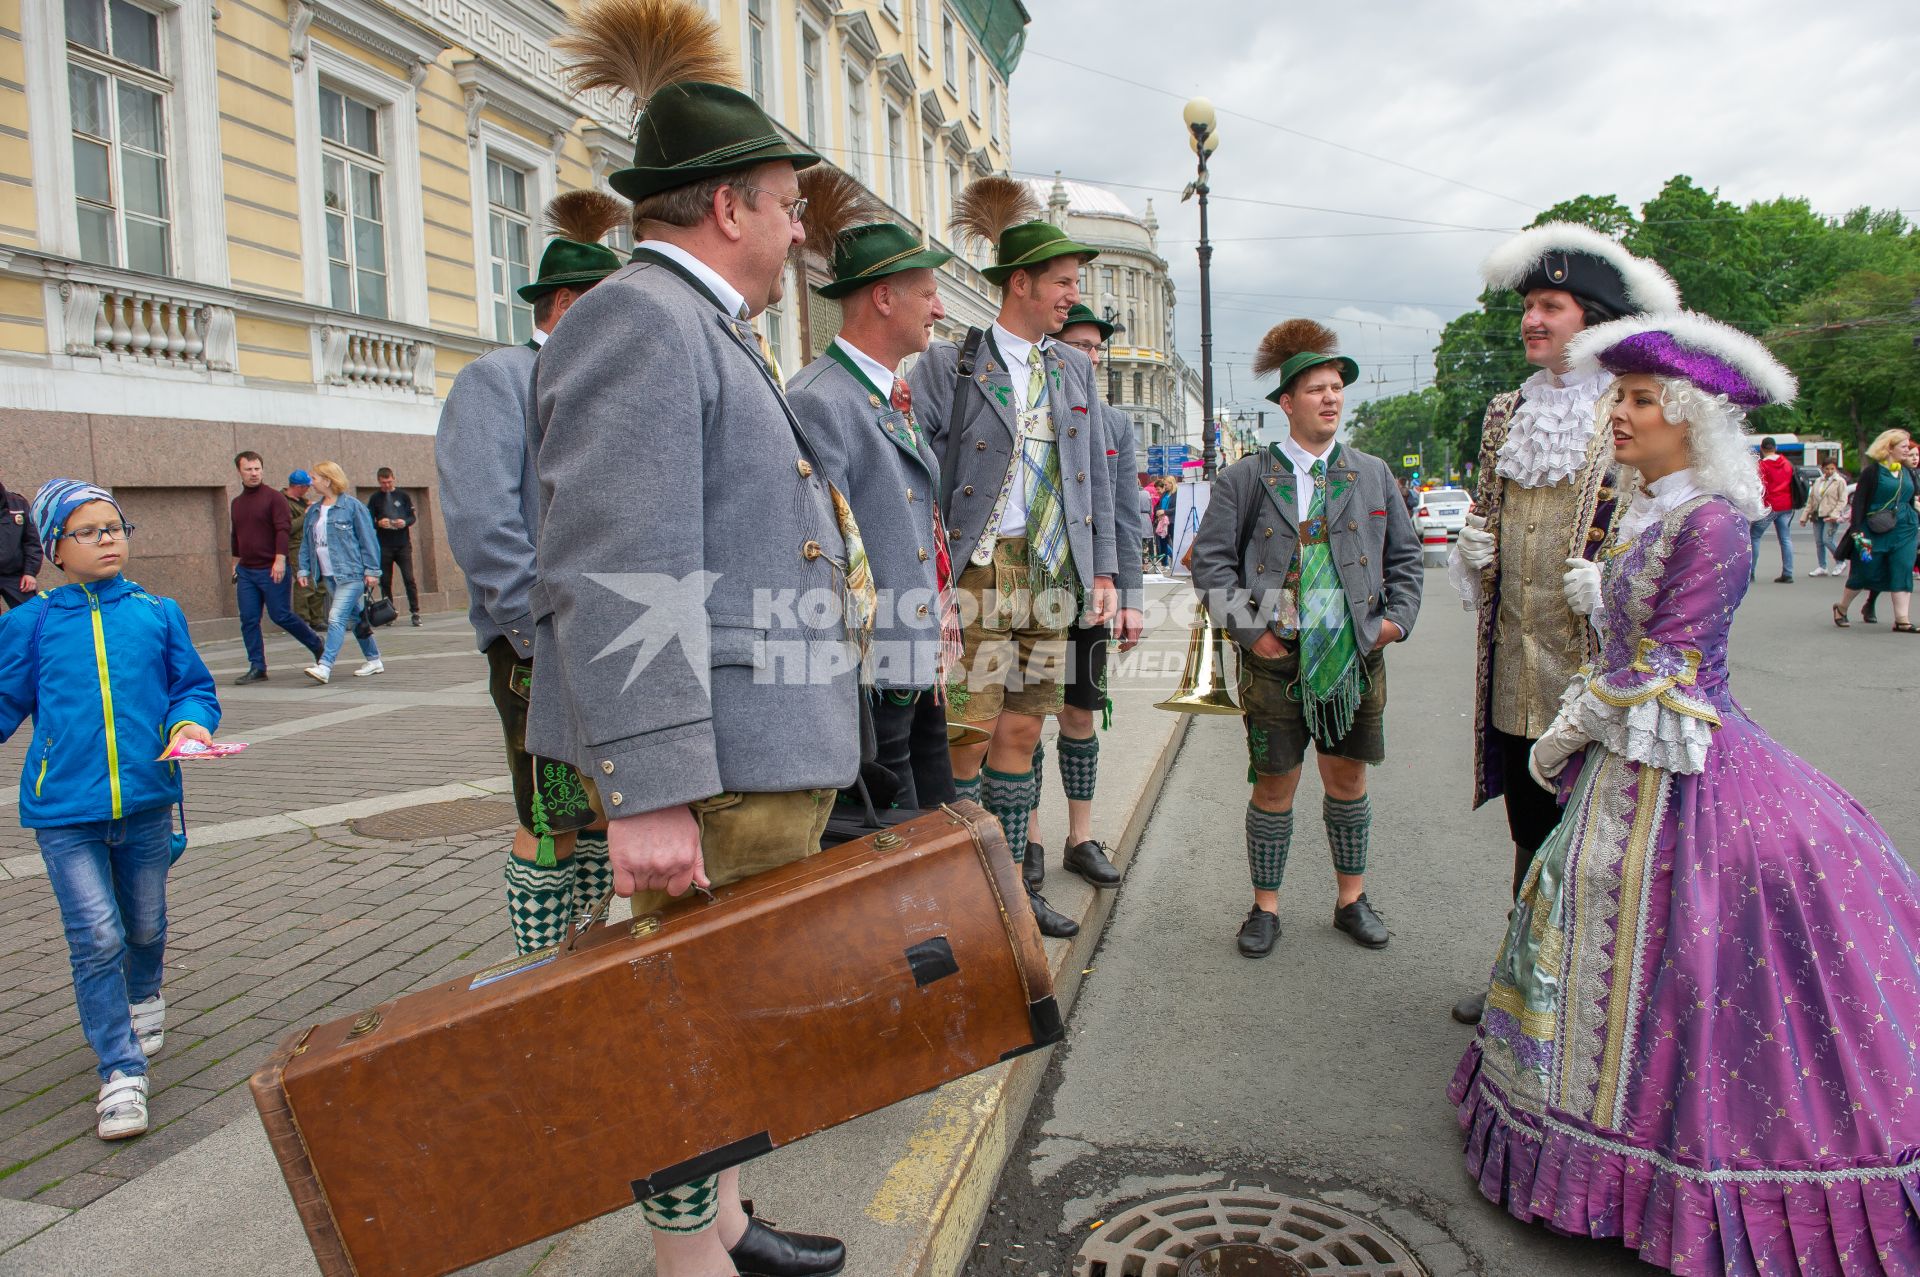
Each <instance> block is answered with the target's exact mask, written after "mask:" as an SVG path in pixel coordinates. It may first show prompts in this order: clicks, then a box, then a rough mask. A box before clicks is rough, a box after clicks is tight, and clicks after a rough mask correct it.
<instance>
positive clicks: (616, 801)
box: [609, 789, 626, 807]
mask: <svg viewBox="0 0 1920 1277" xmlns="http://www.w3.org/2000/svg"><path fill="white" fill-rule="evenodd" d="M609 801H611V802H612V803H613V805H614V806H615V807H618V806H619V805H620V804H621V803H623V802H625V801H626V799H625V798H624V797H623V796H622V795H621V793H620V791H619V790H617V789H616V790H614V791H613V794H612V795H611V797H610V799H609Z"/></svg>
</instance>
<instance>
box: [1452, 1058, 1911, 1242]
mask: <svg viewBox="0 0 1920 1277" xmlns="http://www.w3.org/2000/svg"><path fill="white" fill-rule="evenodd" d="M1447 1098H1448V1099H1450V1100H1452V1101H1453V1102H1454V1103H1455V1104H1456V1105H1457V1106H1458V1107H1459V1119H1460V1129H1461V1130H1462V1132H1464V1134H1465V1136H1466V1164H1467V1171H1468V1173H1469V1174H1471V1175H1472V1176H1473V1177H1474V1179H1475V1180H1477V1181H1478V1183H1479V1186H1480V1191H1481V1193H1482V1194H1484V1195H1485V1196H1486V1198H1487V1200H1488V1201H1491V1202H1493V1203H1495V1204H1496V1205H1501V1206H1504V1207H1505V1208H1506V1210H1507V1213H1508V1214H1510V1215H1512V1216H1513V1217H1514V1218H1515V1219H1518V1220H1521V1221H1523V1222H1526V1223H1539V1224H1544V1225H1545V1226H1546V1227H1548V1228H1551V1229H1552V1230H1553V1231H1555V1232H1557V1233H1562V1234H1565V1235H1567V1236H1571V1237H1593V1238H1617V1239H1619V1240H1620V1241H1621V1242H1622V1243H1624V1244H1625V1245H1626V1246H1628V1247H1629V1248H1630V1249H1632V1250H1634V1251H1636V1252H1638V1254H1639V1256H1640V1258H1641V1259H1643V1260H1645V1261H1646V1262H1648V1263H1650V1264H1658V1265H1660V1266H1661V1267H1663V1268H1666V1269H1667V1270H1668V1271H1670V1272H1673V1273H1676V1274H1679V1277H1733V1275H1736V1274H1737V1275H1739V1277H1749V1275H1751V1277H1762V1275H1765V1277H1775V1275H1781V1277H1911V1274H1915V1273H1920V1162H1909V1163H1903V1164H1900V1165H1898V1166H1888V1167H1885V1168H1875V1169H1876V1170H1877V1171H1879V1173H1878V1174H1876V1175H1874V1176H1873V1177H1871V1178H1867V1177H1863V1176H1861V1175H1859V1174H1857V1173H1856V1174H1854V1175H1846V1176H1841V1175H1838V1174H1836V1175H1835V1176H1834V1177H1833V1178H1830V1179H1827V1180H1825V1181H1821V1180H1812V1181H1806V1180H1802V1181H1798V1182H1791V1181H1789V1180H1788V1179H1787V1178H1786V1177H1785V1176H1784V1175H1781V1174H1779V1173H1777V1168H1769V1169H1765V1170H1761V1169H1756V1170H1753V1171H1742V1170H1739V1169H1733V1170H1729V1171H1715V1172H1713V1173H1712V1176H1711V1177H1708V1176H1707V1175H1703V1174H1702V1173H1701V1172H1698V1171H1690V1170H1689V1169H1687V1168H1683V1167H1679V1166H1677V1165H1675V1164H1674V1163H1671V1162H1669V1161H1667V1160H1666V1159H1664V1158H1661V1157H1659V1156H1658V1155H1656V1154H1654V1153H1651V1152H1649V1151H1646V1150H1642V1149H1634V1148H1629V1147H1627V1146H1625V1145H1622V1144H1620V1143H1618V1142H1617V1141H1610V1140H1605V1139H1602V1138H1601V1137H1599V1136H1597V1135H1595V1134H1593V1133H1591V1132H1588V1131H1582V1130H1579V1129H1577V1128H1575V1127H1574V1126H1572V1125H1571V1124H1568V1123H1566V1122H1564V1121H1556V1122H1554V1123H1553V1124H1552V1125H1551V1126H1540V1125H1536V1124H1535V1123H1534V1121H1533V1120H1532V1119H1530V1118H1528V1117H1526V1116H1525V1115H1517V1114H1514V1113H1513V1112H1512V1111H1511V1110H1510V1109H1509V1108H1508V1106H1507V1104H1506V1102H1505V1097H1504V1096H1502V1095H1501V1094H1500V1092H1499V1089H1498V1088H1497V1087H1496V1086H1495V1085H1494V1084H1493V1083H1492V1081H1490V1080H1489V1079H1488V1078H1487V1077H1486V1076H1485V1075H1484V1074H1483V1073H1482V1072H1481V1069H1480V1046H1479V1043H1478V1042H1475V1043H1474V1044H1473V1045H1472V1046H1470V1047H1469V1048H1468V1050H1467V1053H1466V1055H1465V1056H1464V1057H1463V1058H1462V1059H1461V1061H1460V1067H1459V1068H1458V1069H1456V1070H1455V1071H1454V1075H1453V1081H1452V1082H1451V1083H1450V1084H1449V1085H1448V1087H1447ZM1849 1169H1852V1170H1855V1171H1858V1169H1859V1168H1849V1167H1846V1166H1844V1165H1838V1164H1836V1165H1835V1166H1833V1167H1831V1168H1824V1167H1814V1168H1810V1170H1811V1171H1813V1172H1818V1171H1820V1170H1831V1171H1834V1172H1841V1171H1846V1170H1849Z"/></svg>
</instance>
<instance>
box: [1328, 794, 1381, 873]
mask: <svg viewBox="0 0 1920 1277" xmlns="http://www.w3.org/2000/svg"><path fill="white" fill-rule="evenodd" d="M1321 811H1322V812H1323V813H1324V814H1325V816H1326V821H1327V845H1328V846H1329V847H1331V848H1333V871H1334V872H1335V873H1342V874H1363V873H1365V872H1366V871H1367V842H1368V839H1369V836H1370V835H1371V834H1372V832H1373V802H1372V800H1370V799H1369V798H1368V797H1367V796H1366V795H1365V794H1362V795H1360V796H1359V797H1358V798H1355V799H1353V800H1351V801H1348V800H1346V799H1343V798H1334V797H1332V796H1331V795H1329V796H1328V797H1327V798H1326V800H1325V802H1324V805H1323V806H1322V807H1321Z"/></svg>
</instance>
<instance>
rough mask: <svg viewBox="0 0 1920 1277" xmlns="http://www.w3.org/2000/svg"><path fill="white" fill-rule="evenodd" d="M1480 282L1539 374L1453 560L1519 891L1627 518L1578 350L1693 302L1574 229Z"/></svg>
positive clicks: (1480, 728)
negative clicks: (1567, 693) (1608, 568)
mask: <svg viewBox="0 0 1920 1277" xmlns="http://www.w3.org/2000/svg"><path fill="white" fill-rule="evenodd" d="M1480 273H1481V276H1482V277H1483V278H1484V279H1485V280H1486V283H1487V287H1488V288H1490V289H1493V290H1495V291H1496V292H1497V291H1504V290H1511V291H1512V292H1513V293H1514V294H1515V296H1516V297H1517V298H1518V299H1519V301H1520V305H1521V312H1520V337H1521V340H1522V342H1524V343H1525V346H1526V355H1527V362H1528V363H1530V364H1532V365H1533V366H1534V367H1535V368H1536V369H1538V370H1539V371H1537V372H1535V373H1534V374H1533V376H1531V377H1529V378H1528V379H1527V381H1526V383H1525V384H1524V385H1522V386H1521V387H1520V389H1518V390H1514V391H1509V392H1507V393H1506V394H1503V395H1499V396H1496V397H1495V398H1494V400H1493V402H1492V403H1490V404H1488V405H1487V413H1486V419H1485V421H1484V422H1483V423H1482V425H1481V432H1480V458H1479V462H1478V464H1477V466H1476V469H1475V475H1476V481H1475V489H1474V512H1473V514H1471V515H1469V516H1468V518H1467V527H1466V528H1465V529H1464V530H1462V532H1461V533H1460V539H1459V541H1458V542H1456V544H1455V546H1454V551H1453V555H1452V556H1451V559H1450V561H1449V564H1448V574H1449V576H1450V577H1451V579H1452V580H1453V583H1454V585H1455V587H1456V588H1457V589H1458V590H1459V591H1460V595H1461V598H1462V599H1463V600H1464V601H1465V603H1466V605H1467V606H1468V607H1469V608H1473V609H1477V611H1478V613H1479V649H1478V653H1479V659H1478V667H1477V679H1476V683H1475V713H1474V786H1473V803H1474V806H1475V807H1478V806H1480V805H1481V804H1482V803H1485V802H1487V801H1488V800H1489V799H1491V798H1494V797H1496V796H1504V797H1505V800H1506V808H1507V829H1508V832H1509V833H1510V834H1511V835H1512V837H1513V851H1514V856H1513V879H1512V883H1511V887H1512V891H1513V892H1514V893H1515V894H1517V893H1518V892H1519V890H1520V884H1521V882H1522V881H1523V880H1524V879H1525V878H1526V876H1527V870H1528V869H1529V868H1530V867H1531V865H1532V864H1533V853H1534V852H1536V851H1538V850H1539V849H1540V844H1541V843H1543V842H1545V841H1546V838H1547V835H1548V834H1550V833H1552V832H1553V828H1554V826H1555V825H1557V824H1559V823H1560V807H1559V804H1558V803H1557V802H1556V801H1555V799H1554V795H1552V794H1550V793H1548V792H1547V791H1545V790H1543V789H1541V788H1540V786H1538V785H1536V784H1534V783H1533V782H1532V780H1531V778H1530V777H1529V776H1528V774H1527V755H1528V753H1529V751H1531V750H1532V748H1533V743H1534V741H1536V740H1538V739H1539V737H1540V734H1541V733H1542V732H1544V731H1545V730H1546V729H1547V726H1548V725H1549V724H1550V723H1552V722H1553V719H1554V715H1555V714H1557V713H1558V712H1559V708H1560V693H1561V692H1562V691H1564V690H1565V689H1566V686H1567V681H1568V679H1569V678H1570V677H1571V676H1572V675H1573V673H1574V671H1575V670H1577V669H1578V668H1579V667H1580V666H1581V665H1582V664H1583V663H1584V662H1585V661H1586V659H1587V654H1588V652H1587V644H1588V625H1587V619H1586V617H1585V615H1584V614H1581V613H1578V612H1576V611H1575V610H1574V608H1573V603H1574V602H1575V601H1577V600H1578V599H1579V597H1580V596H1581V594H1582V593H1583V592H1586V591H1591V590H1593V589H1595V588H1597V585H1596V582H1597V572H1598V569H1597V567H1595V565H1594V563H1593V560H1594V558H1595V556H1596V555H1597V554H1598V553H1599V550H1600V546H1601V543H1602V542H1604V541H1605V540H1606V537H1607V532H1608V530H1609V529H1610V528H1611V527H1612V525H1613V517H1614V513H1615V510H1616V508H1620V507H1619V504H1618V502H1617V501H1616V497H1615V484H1614V480H1613V477H1612V476H1613V448H1612V439H1611V437H1610V436H1609V434H1608V432H1607V431H1605V430H1601V429H1599V428H1598V422H1599V413H1598V410H1597V405H1598V404H1599V402H1600V399H1601V397H1602V396H1603V395H1604V394H1605V393H1606V390H1607V388H1608V386H1610V385H1611V384H1612V382H1613V375H1612V374H1611V373H1608V372H1605V371H1604V370H1596V371H1594V372H1592V373H1590V374H1588V375H1587V376H1585V377H1576V376H1570V375H1569V374H1568V371H1567V357H1566V351H1567V343H1569V342H1570V341H1572V340H1573V337H1574V335H1575V334H1577V333H1578V332H1580V330H1581V329H1583V328H1585V327H1587V326H1588V325H1589V324H1595V323H1601V322H1604V321H1606V320H1610V319H1617V318H1620V317H1621V316H1623V315H1635V314H1647V313H1660V312H1665V311H1673V310H1677V309H1679V306H1680V292H1679V290H1678V289H1677V288H1675V287H1674V284H1673V281H1672V280H1671V279H1669V278H1668V277H1667V274H1666V272H1665V271H1663V270H1661V269H1660V268H1659V267H1658V266H1657V265H1655V264H1654V263H1652V262H1650V261H1646V260H1644V259H1642V258H1638V257H1635V256H1633V255H1632V254H1631V253H1629V252H1627V250H1626V249H1624V248H1622V247H1621V246H1620V245H1619V244H1617V243H1616V242H1614V241H1613V240H1612V239H1609V238H1608V237H1607V236H1605V235H1603V234H1601V233H1600V232H1599V231H1596V230H1594V229H1592V228H1591V227H1587V226H1580V225H1577V224H1574V223H1570V222H1549V223H1547V224H1545V225H1543V226H1536V227H1534V228H1533V229H1531V230H1527V231H1522V232H1521V233H1520V234H1519V235H1516V236H1515V237H1514V238H1513V239H1511V240H1509V241H1507V243H1506V244H1504V245H1502V246H1501V247H1500V248H1498V249H1496V250H1494V252H1493V254H1492V256H1490V257H1488V258H1487V260H1486V262H1485V263H1484V264H1483V265H1482V266H1481V268H1480ZM1484 1002H1485V998H1484V995H1482V994H1471V995H1469V996H1467V997H1465V998H1462V999H1461V1000H1460V1001H1459V1002H1458V1003H1456V1004H1455V1005H1454V1008H1453V1016H1454V1018H1455V1019H1456V1020H1459V1021H1461V1022H1462V1023H1465V1024H1472V1023H1474V1022H1476V1021H1477V1020H1479V1018H1480V1012H1481V1009H1482V1006H1483V1004H1484Z"/></svg>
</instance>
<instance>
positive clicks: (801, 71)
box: [794, 18, 833, 150]
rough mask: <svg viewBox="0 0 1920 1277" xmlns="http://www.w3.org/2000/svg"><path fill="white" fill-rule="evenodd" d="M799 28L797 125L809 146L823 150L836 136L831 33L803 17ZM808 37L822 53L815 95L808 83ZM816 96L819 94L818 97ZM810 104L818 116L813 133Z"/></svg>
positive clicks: (796, 60) (796, 32)
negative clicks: (831, 90) (830, 71)
mask: <svg viewBox="0 0 1920 1277" xmlns="http://www.w3.org/2000/svg"><path fill="white" fill-rule="evenodd" d="M795 27H796V31H795V35H794V50H795V54H794V66H795V68H796V69H797V70H796V73H797V74H798V75H799V77H800V116H799V119H798V120H797V121H795V122H796V123H797V124H799V126H800V130H799V131H800V135H801V137H802V138H804V139H805V141H806V143H807V145H808V146H811V147H813V148H814V149H815V150H819V149H820V148H821V147H824V146H827V145H829V144H830V140H831V138H832V136H833V115H832V113H831V107H829V105H828V103H829V102H830V101H831V100H832V94H830V93H829V92H828V91H827V78H828V77H827V33H826V32H825V31H823V30H821V29H820V27H819V26H817V25H816V24H814V23H812V22H809V21H808V20H807V19H805V18H801V19H800V21H799V22H797V23H796V24H795ZM808 37H812V38H813V41H814V47H815V48H817V49H818V50H819V53H820V57H819V63H818V65H817V66H816V67H815V68H814V79H813V85H812V90H811V93H810V92H809V89H808V84H807V39H808ZM814 95H817V97H815V96H814ZM810 105H811V106H812V107H813V108H814V116H815V123H814V129H813V130H812V132H811V133H810V132H809V130H808V128H807V108H808V106H810Z"/></svg>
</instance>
